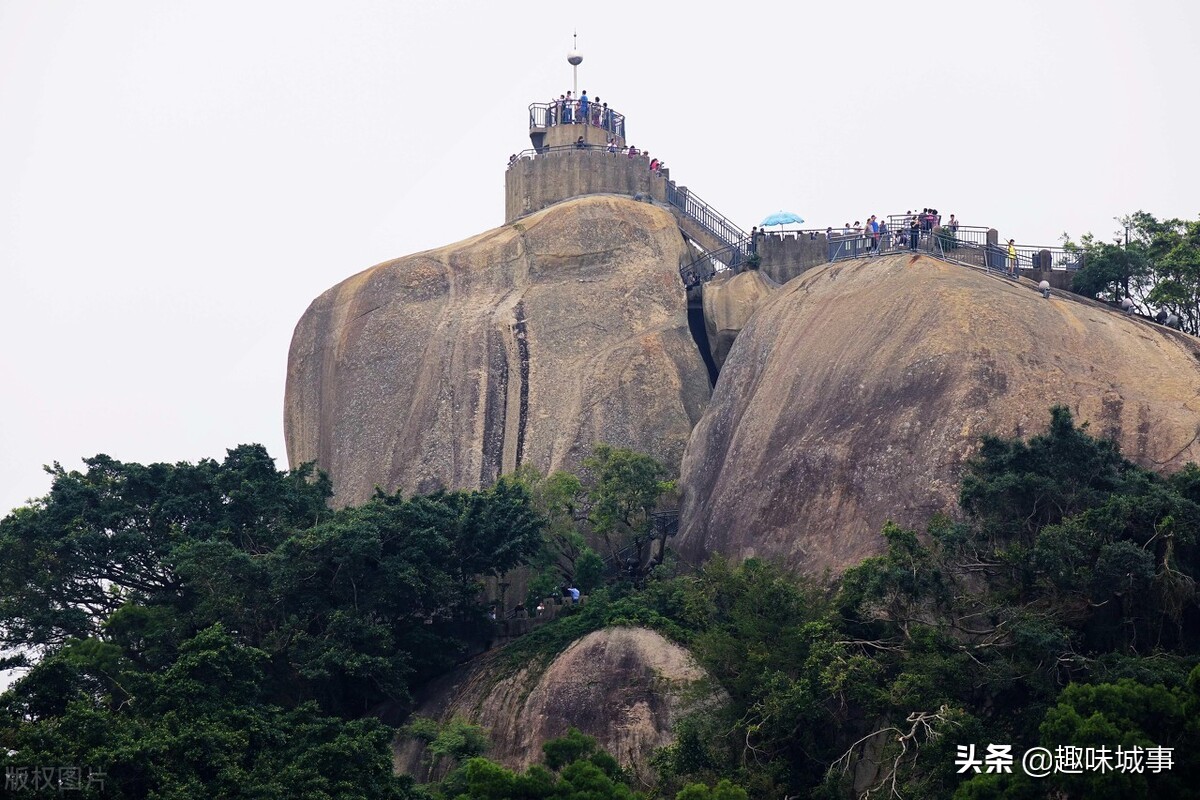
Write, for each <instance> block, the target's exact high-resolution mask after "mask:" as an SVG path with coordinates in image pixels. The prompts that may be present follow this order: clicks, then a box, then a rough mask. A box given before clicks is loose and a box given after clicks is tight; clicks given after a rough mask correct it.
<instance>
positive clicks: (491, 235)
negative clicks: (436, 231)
mask: <svg viewBox="0 0 1200 800" xmlns="http://www.w3.org/2000/svg"><path fill="white" fill-rule="evenodd" d="M688 257H689V253H688V252H687V250H686V249H685V245H684V242H683V239H682V237H681V236H680V233H679V228H678V225H677V223H676V221H675V220H674V218H673V217H672V216H671V214H669V213H668V212H666V211H663V210H662V209H660V208H657V207H655V206H653V205H649V204H646V203H637V202H634V201H632V200H629V199H627V198H620V197H615V196H591V197H584V198H580V199H577V200H571V201H568V202H565V203H560V204H558V205H556V206H553V207H551V208H548V209H545V210H543V211H541V212H538V213H536V214H533V215H531V216H529V217H526V218H524V219H522V220H520V221H519V222H516V223H514V224H512V225H507V226H505V227H503V228H497V229H495V230H492V231H489V232H487V233H484V234H481V235H479V236H476V237H474V238H472V239H468V240H466V241H463V242H460V243H458V244H455V245H451V246H449V247H444V248H442V249H440V250H431V251H428V252H425V253H418V254H416V255H412V256H407V257H405V258H401V259H397V260H395V261H390V262H387V263H384V264H380V265H378V266H375V267H372V268H371V269H368V270H366V271H365V272H362V273H359V274H358V275H355V276H354V277H352V278H349V279H347V280H345V281H343V282H342V283H341V284H339V285H337V286H335V287H333V288H332V289H330V290H329V291H327V292H325V293H324V294H322V295H321V296H320V297H319V298H317V299H316V300H315V301H314V302H313V303H312V305H311V306H310V307H309V309H308V311H306V312H305V314H304V316H303V318H302V319H301V320H300V322H299V324H298V325H297V326H296V331H295V334H294V335H293V337H292V346H291V352H290V354H289V358H288V380H287V393H286V398H285V412H284V423H285V433H286V437H287V450H288V459H289V461H290V462H291V463H292V464H293V465H297V464H300V463H303V462H306V461H314V460H315V461H316V462H317V463H318V465H319V466H320V467H321V468H323V469H325V470H327V471H328V472H329V473H330V475H331V476H332V478H333V482H334V491H335V492H336V496H335V500H336V502H338V503H339V504H352V503H357V502H361V501H363V500H365V499H367V498H369V497H370V496H371V494H372V493H373V491H374V488H375V486H376V485H380V486H382V487H383V488H385V489H386V490H388V491H394V490H397V489H403V490H405V491H412V492H427V491H432V490H435V489H437V488H441V487H447V488H473V487H478V486H481V485H489V484H491V483H492V482H493V481H494V480H495V479H496V477H498V476H499V475H500V474H502V473H504V472H508V471H511V470H512V469H514V468H515V467H516V466H518V465H519V464H522V463H532V464H534V465H535V466H537V467H538V468H539V469H541V470H543V471H548V470H553V469H571V468H574V467H575V466H576V465H577V464H578V462H579V460H580V459H581V458H582V457H583V456H586V455H587V454H589V453H590V452H591V449H592V447H593V445H594V444H595V443H597V442H601V441H603V442H608V443H611V444H614V445H618V446H624V447H631V448H634V449H637V450H640V451H643V452H648V453H651V454H653V455H654V456H656V457H658V458H660V459H661V460H663V461H664V462H666V463H668V464H676V463H678V461H679V458H680V456H681V455H682V452H683V448H684V445H685V443H686V441H687V437H688V435H689V432H690V431H691V428H692V426H693V425H694V424H695V423H696V421H697V420H698V419H699V417H700V414H701V413H702V411H703V408H704V405H705V403H706V402H707V400H708V396H709V385H708V379H707V373H706V371H705V367H704V364H703V362H702V360H701V357H700V355H699V352H698V349H697V347H696V345H695V343H694V342H693V341H692V338H691V335H690V333H689V332H688V327H687V317H686V299H685V296H684V292H683V291H682V289H681V287H680V284H679V274H678V269H679V266H680V263H681V261H682V260H684V259H687V258H688Z"/></svg>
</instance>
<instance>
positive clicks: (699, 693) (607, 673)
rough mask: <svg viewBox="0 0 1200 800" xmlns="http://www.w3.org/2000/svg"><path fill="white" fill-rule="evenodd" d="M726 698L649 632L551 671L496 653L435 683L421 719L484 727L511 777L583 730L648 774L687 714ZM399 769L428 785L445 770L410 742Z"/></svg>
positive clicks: (559, 662) (404, 742)
mask: <svg viewBox="0 0 1200 800" xmlns="http://www.w3.org/2000/svg"><path fill="white" fill-rule="evenodd" d="M725 697H726V695H725V694H724V692H723V691H722V690H721V689H720V688H719V687H718V686H717V685H716V683H715V682H714V681H713V680H712V679H711V678H710V677H709V676H708V674H707V673H706V672H705V671H704V670H703V669H701V668H700V667H699V666H697V665H696V663H695V661H694V660H693V659H692V656H691V654H689V653H688V651H687V650H685V649H684V648H682V647H680V646H679V645H677V644H674V643H673V642H670V641H668V640H667V639H664V638H663V637H662V636H661V635H659V634H658V633H655V632H654V631H651V630H649V629H646V628H624V627H623V628H606V629H604V630H600V631H595V632H593V633H589V634H588V635H586V636H584V637H583V638H581V639H578V640H576V641H575V642H574V643H573V644H571V645H570V646H569V647H568V648H567V649H566V650H565V651H563V652H562V653H561V654H560V655H559V656H557V657H556V658H554V659H553V660H552V661H551V662H550V663H549V664H548V665H547V666H545V667H541V666H539V665H536V664H534V665H529V664H525V665H523V666H520V667H519V668H514V667H512V666H511V665H509V664H508V662H506V661H505V653H504V651H503V650H502V649H501V650H498V651H492V652H491V653H488V654H485V655H484V656H481V657H479V658H477V659H476V660H475V661H473V662H472V663H470V664H468V665H467V666H466V667H464V668H462V669H461V670H459V671H457V672H454V673H451V674H450V675H448V676H446V677H443V678H441V679H439V680H438V681H437V682H435V683H434V684H433V685H432V686H430V687H429V689H428V690H427V691H426V692H425V693H424V695H423V698H422V699H421V701H420V702H419V704H418V706H417V708H416V709H415V711H414V712H413V714H414V715H415V716H421V717H429V718H432V719H436V720H438V721H440V722H446V721H448V720H450V719H453V718H455V717H458V718H461V719H465V720H467V721H469V722H472V723H474V724H477V725H482V726H483V727H485V728H487V729H488V731H489V735H490V740H491V748H490V749H489V750H488V752H487V756H488V757H489V758H491V759H493V760H495V761H499V762H500V763H502V764H504V765H506V766H508V767H510V768H513V769H523V768H525V767H527V766H529V765H530V764H535V763H539V762H540V761H541V759H542V745H543V744H544V743H545V742H547V741H549V740H550V739H555V738H557V737H559V736H563V735H565V734H566V733H567V731H568V730H569V729H570V728H578V729H579V730H581V731H582V732H583V733H585V734H587V735H589V736H594V737H596V739H597V740H598V741H599V743H600V746H601V747H603V748H604V749H605V750H607V751H608V752H609V753H611V754H612V755H613V756H614V757H616V759H617V760H618V761H619V762H621V765H622V766H623V767H626V768H631V769H633V770H634V771H635V772H640V771H642V770H644V769H645V768H646V766H647V763H648V759H649V756H650V754H651V753H652V752H653V751H654V750H655V749H656V748H658V747H662V746H664V745H667V744H670V743H671V742H672V741H673V736H672V733H671V729H672V727H673V726H674V724H675V722H676V721H677V720H678V719H679V718H680V717H681V716H682V715H683V714H686V713H688V712H690V711H695V710H703V709H705V708H710V707H712V705H713V704H719V703H721V702H724V698H725ZM394 763H395V767H396V771H397V772H400V773H406V774H411V775H413V776H415V777H416V778H417V779H418V780H420V781H426V780H428V779H429V778H430V777H431V776H432V777H438V776H439V775H440V772H442V771H444V769H445V767H446V766H447V765H445V764H441V765H432V764H431V763H430V762H429V760H428V758H427V756H426V753H425V748H424V746H423V745H422V744H421V743H420V742H419V741H417V740H415V739H410V738H406V737H400V738H398V739H397V741H396V746H395V752H394ZM438 767H440V769H439V768H438Z"/></svg>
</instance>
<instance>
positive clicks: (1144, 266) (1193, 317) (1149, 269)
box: [1064, 211, 1200, 335]
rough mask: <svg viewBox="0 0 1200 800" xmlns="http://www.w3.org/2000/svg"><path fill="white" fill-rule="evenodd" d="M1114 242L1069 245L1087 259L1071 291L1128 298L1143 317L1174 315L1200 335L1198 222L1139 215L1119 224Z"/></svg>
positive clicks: (1089, 240) (1088, 237) (1086, 241)
mask: <svg viewBox="0 0 1200 800" xmlns="http://www.w3.org/2000/svg"><path fill="white" fill-rule="evenodd" d="M1117 221H1118V222H1119V223H1120V224H1121V227H1122V230H1121V231H1119V232H1118V233H1117V235H1116V236H1115V237H1114V241H1112V242H1104V241H1100V240H1098V239H1096V237H1095V236H1093V235H1092V234H1090V233H1089V234H1085V235H1084V236H1082V237H1081V238H1080V241H1079V243H1078V244H1076V243H1074V242H1072V241H1070V239H1069V237H1066V236H1065V235H1064V240H1065V242H1066V246H1067V247H1068V248H1069V249H1073V250H1076V251H1077V252H1079V253H1080V254H1081V255H1082V256H1083V263H1084V266H1083V268H1082V269H1080V270H1079V272H1077V273H1076V274H1075V276H1074V277H1073V279H1072V284H1071V288H1072V291H1075V292H1077V293H1079V294H1082V295H1086V296H1088V297H1104V298H1107V299H1111V300H1114V301H1115V300H1120V299H1122V298H1123V297H1129V298H1130V299H1132V300H1133V301H1134V303H1135V304H1136V306H1137V307H1138V309H1139V310H1141V311H1142V312H1143V313H1151V312H1153V311H1154V310H1155V309H1159V308H1161V309H1164V310H1166V311H1168V312H1170V313H1174V314H1175V315H1176V316H1177V317H1178V318H1179V321H1180V326H1181V327H1182V329H1183V330H1185V331H1187V332H1188V333H1191V334H1193V335H1196V334H1197V333H1198V332H1200V220H1183V219H1168V220H1158V219H1156V218H1155V217H1154V216H1153V215H1152V214H1148V213H1146V212H1145V211H1138V212H1135V213H1133V214H1130V215H1128V216H1126V217H1122V218H1120V219H1118V220H1117Z"/></svg>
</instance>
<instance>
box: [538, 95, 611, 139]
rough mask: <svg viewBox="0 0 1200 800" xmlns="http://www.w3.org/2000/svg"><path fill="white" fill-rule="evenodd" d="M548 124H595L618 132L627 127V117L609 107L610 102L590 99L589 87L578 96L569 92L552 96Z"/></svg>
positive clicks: (549, 125) (609, 130)
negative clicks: (573, 95)
mask: <svg viewBox="0 0 1200 800" xmlns="http://www.w3.org/2000/svg"><path fill="white" fill-rule="evenodd" d="M546 125H547V127H553V126H554V125H594V126H596V127H597V128H603V129H604V130H606V131H608V132H609V133H617V132H620V131H623V130H624V129H625V118H624V117H623V116H621V115H620V114H618V113H617V112H616V111H613V110H612V109H611V108H609V107H608V103H602V102H601V101H600V98H599V97H597V98H595V99H594V100H592V99H589V98H588V93H587V89H584V90H583V91H582V92H580V93H579V96H578V97H572V96H571V92H567V93H565V94H560V95H559V96H558V98H557V99H555V98H551V100H550V108H549V110H548V112H547V115H546Z"/></svg>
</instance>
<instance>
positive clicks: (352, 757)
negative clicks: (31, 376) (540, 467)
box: [0, 446, 542, 798]
mask: <svg viewBox="0 0 1200 800" xmlns="http://www.w3.org/2000/svg"><path fill="white" fill-rule="evenodd" d="M86 464H87V467H88V469H87V471H86V472H85V473H79V472H66V471H64V470H63V469H62V468H60V467H57V466H56V468H55V475H54V484H53V488H52V490H51V492H50V494H49V495H48V496H47V497H46V498H45V499H44V500H42V501H40V502H38V503H36V504H33V505H31V506H28V507H26V508H22V509H19V510H18V511H16V512H15V513H14V514H12V515H10V516H9V517H7V518H6V519H4V520H3V521H2V522H0V637H2V644H3V645H4V646H5V647H6V648H19V649H21V650H22V651H23V654H22V655H20V656H16V657H14V658H12V659H10V661H12V662H18V663H19V662H22V661H25V660H27V659H28V658H29V655H30V654H32V655H34V656H37V657H39V660H38V661H37V663H36V665H34V666H33V667H32V669H30V670H29V672H28V674H26V675H25V676H24V678H23V679H22V680H21V681H20V682H18V683H17V684H16V685H15V686H14V687H13V688H12V689H11V690H10V691H9V692H7V693H6V694H5V695H4V696H3V697H2V698H0V708H2V709H3V711H4V718H3V720H2V721H0V726H2V728H0V744H3V745H4V749H6V750H8V751H10V754H9V755H8V756H5V757H0V758H2V759H3V760H4V761H5V765H6V766H11V767H13V768H19V767H25V768H28V767H33V766H37V765H78V766H80V767H84V766H86V767H88V768H91V769H96V770H98V771H101V772H103V773H104V774H105V775H106V776H107V778H106V781H105V784H104V786H103V791H104V795H103V796H105V797H181V798H182V797H197V796H204V795H210V796H231V795H233V794H237V793H238V791H235V788H234V787H242V789H241V790H240V791H246V789H247V787H252V788H253V794H255V796H264V797H275V796H278V797H296V796H304V797H325V796H327V797H357V796H363V794H364V793H369V794H372V795H375V796H391V795H396V794H398V793H399V792H400V791H401V789H402V786H403V784H402V782H400V781H398V780H395V779H393V778H391V776H390V772H391V760H390V755H389V752H388V748H387V745H388V741H389V739H390V731H389V729H388V728H386V727H385V726H383V725H382V724H380V723H378V722H376V721H375V720H374V719H371V718H367V719H360V718H362V717H363V716H364V715H365V714H367V713H368V712H370V711H371V710H372V709H374V708H375V707H376V706H378V705H379V704H381V703H384V702H387V701H392V702H396V701H403V700H404V699H405V698H406V697H407V696H408V690H409V688H410V687H411V686H412V685H414V684H415V683H416V682H418V681H420V680H423V679H426V678H428V677H430V676H432V675H434V674H437V673H440V672H442V671H444V670H446V669H447V668H448V667H449V666H451V665H453V664H454V663H456V661H458V660H459V659H460V657H461V655H462V654H463V652H464V651H465V649H466V647H467V643H468V642H469V641H470V640H471V639H472V638H473V637H474V636H476V635H477V634H478V632H479V631H480V630H481V629H482V628H483V627H484V626H486V625H487V622H486V619H485V616H484V611H483V608H482V607H481V605H480V602H479V599H478V598H479V592H478V588H477V585H476V582H477V580H478V577H479V576H481V575H488V574H499V573H502V572H504V571H506V570H508V569H511V568H512V567H514V566H516V565H518V564H520V563H523V561H524V560H525V559H526V558H527V557H528V556H529V555H530V554H532V553H533V552H534V551H535V550H536V549H537V548H538V547H539V546H540V543H541V529H542V520H541V517H540V516H539V515H538V514H537V513H536V512H535V511H534V509H533V507H532V505H531V503H530V500H529V497H528V494H527V492H526V491H525V489H524V488H523V487H522V486H521V485H520V484H519V483H516V482H513V481H509V480H501V481H500V482H499V483H497V484H496V486H494V487H493V488H491V489H489V490H487V491H484V492H442V493H438V494H434V495H430V496H427V497H413V498H408V499H406V498H403V497H400V496H391V497H388V496H383V495H379V496H377V497H376V498H375V499H374V500H373V501H372V502H369V503H367V504H365V505H363V506H361V507H359V508H353V509H343V510H340V511H331V510H329V509H328V508H327V506H326V500H327V499H328V497H329V485H328V482H327V481H326V480H325V479H324V478H321V477H318V476H316V475H315V474H313V472H312V471H311V470H309V469H302V470H298V471H294V472H290V473H288V472H280V471H278V470H276V469H275V466H274V463H273V461H272V460H271V459H270V458H269V456H268V455H267V453H266V452H265V451H264V450H263V449H262V448H261V447H257V446H244V447H239V448H237V449H235V450H231V451H230V452H229V455H228V457H227V458H226V459H225V461H224V462H223V463H219V464H218V463H216V462H213V461H203V462H200V463H199V464H195V465H192V464H177V465H166V464H153V465H149V466H141V465H137V464H121V463H119V462H116V461H114V460H113V459H111V458H108V457H105V456H98V457H96V458H93V459H90V460H88V461H87V462H86ZM368 787H369V788H368Z"/></svg>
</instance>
